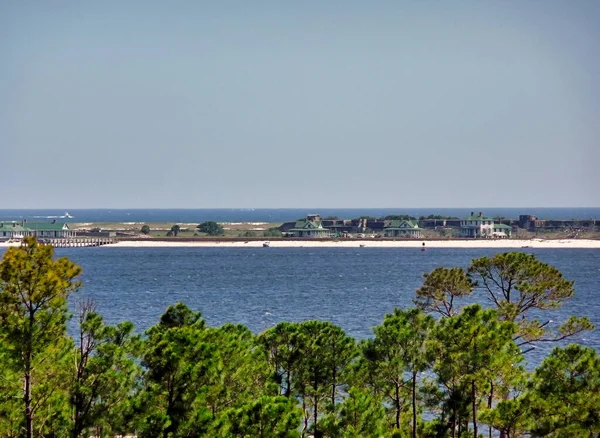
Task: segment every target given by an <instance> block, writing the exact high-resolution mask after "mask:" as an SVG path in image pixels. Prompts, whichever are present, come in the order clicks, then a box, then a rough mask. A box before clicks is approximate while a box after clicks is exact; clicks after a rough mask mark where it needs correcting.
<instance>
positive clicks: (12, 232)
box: [0, 221, 76, 240]
mask: <svg viewBox="0 0 600 438" xmlns="http://www.w3.org/2000/svg"><path fill="white" fill-rule="evenodd" d="M29 236H33V237H36V238H38V239H43V238H53V239H56V238H58V239H61V238H63V239H64V238H69V237H75V236H76V233H75V231H72V230H71V229H70V228H69V225H68V224H66V223H64V222H56V221H52V222H28V221H20V222H0V239H2V240H8V239H22V238H23V237H29Z"/></svg>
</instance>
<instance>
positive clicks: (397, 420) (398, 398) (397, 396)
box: [394, 383, 400, 429]
mask: <svg viewBox="0 0 600 438" xmlns="http://www.w3.org/2000/svg"><path fill="white" fill-rule="evenodd" d="M394 401H395V402H396V429H400V387H399V385H398V384H397V383H396V400H394Z"/></svg>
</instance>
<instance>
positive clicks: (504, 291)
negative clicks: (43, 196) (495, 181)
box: [0, 239, 600, 438]
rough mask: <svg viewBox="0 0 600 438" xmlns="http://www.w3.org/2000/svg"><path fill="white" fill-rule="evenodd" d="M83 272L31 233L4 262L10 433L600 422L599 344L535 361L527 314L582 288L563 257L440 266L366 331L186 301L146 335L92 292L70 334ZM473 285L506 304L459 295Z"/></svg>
mask: <svg viewBox="0 0 600 438" xmlns="http://www.w3.org/2000/svg"><path fill="white" fill-rule="evenodd" d="M80 272H81V269H80V268H79V267H78V266H77V265H75V264H73V263H72V262H70V261H69V260H67V259H65V258H58V259H55V258H54V256H53V251H52V248H51V247H49V246H43V245H40V244H38V243H37V242H36V241H35V240H33V239H27V240H26V241H25V245H24V246H23V247H21V248H11V249H9V250H8V251H6V253H5V254H4V258H3V260H2V261H1V262H0V304H1V305H0V322H1V324H0V436H1V437H22V436H28V437H29V436H39V437H48V438H50V437H63V436H65V437H72V438H77V437H89V436H98V437H100V436H102V437H113V436H117V435H125V434H127V433H132V432H133V431H136V432H137V436H139V437H140V438H144V437H152V438H156V437H163V438H184V437H196V438H201V437H207V438H208V437H215V436H219V437H227V438H229V437H231V438H233V437H272V438H275V437H277V438H282V437H287V438H295V437H308V436H314V437H331V438H334V437H335V438H338V437H356V438H358V437H378V438H379V437H384V438H392V437H404V436H406V437H408V436H410V437H412V438H417V437H441V438H446V437H456V438H459V437H474V438H477V437H479V436H482V435H486V436H489V437H491V436H495V435H498V434H502V435H503V436H506V437H507V438H511V437H512V438H516V437H524V436H549V437H573V436H576V437H578V436H581V437H584V436H585V437H588V436H597V435H598V434H599V433H600V398H599V397H600V357H599V355H598V352H597V351H596V350H594V349H592V348H589V347H585V346H581V345H576V344H572V345H568V346H565V345H564V344H560V345H559V346H557V347H556V348H554V349H553V350H552V352H551V353H550V354H549V355H548V356H547V357H546V358H545V359H544V360H543V361H541V363H540V364H539V366H538V367H537V368H535V369H534V370H533V371H532V372H526V371H525V367H524V364H525V363H526V361H527V359H528V356H527V351H526V350H525V351H523V349H522V346H523V345H524V344H523V337H524V336H525V335H524V334H523V328H524V327H526V328H529V327H530V325H528V323H525V322H524V321H526V322H529V321H537V319H534V318H532V317H531V314H530V312H529V311H530V310H531V309H536V314H539V313H540V312H543V311H544V310H545V309H547V308H553V307H554V306H557V305H560V304H561V303H562V300H564V299H568V298H569V297H571V296H572V294H573V284H572V283H571V282H569V281H568V280H565V279H564V278H562V276H561V275H559V274H560V273H559V272H558V271H557V270H556V269H555V268H553V267H551V266H548V265H545V264H542V263H541V262H539V261H537V260H535V259H532V258H531V257H529V256H527V257H522V256H513V255H510V254H508V255H501V256H498V257H492V258H486V259H476V260H474V261H473V263H472V265H471V267H470V268H469V269H468V270H467V271H464V270H462V269H459V268H436V269H435V270H434V271H432V272H431V273H430V274H428V275H426V276H425V278H424V282H423V285H422V286H421V287H420V288H419V290H418V291H417V294H416V295H417V296H416V301H417V302H418V304H419V307H418V308H413V309H394V310H393V311H392V312H391V313H389V314H387V315H385V316H384V318H383V321H382V323H381V324H380V325H378V326H376V327H374V328H373V336H372V337H371V338H368V339H363V340H360V341H357V340H355V339H353V338H352V337H351V336H349V335H348V334H347V333H346V332H345V331H344V330H343V329H342V328H341V327H339V326H337V325H335V324H333V323H331V322H328V321H317V320H312V321H304V322H280V323H278V324H276V325H275V326H273V327H271V328H269V329H267V330H265V331H264V332H263V333H260V334H254V333H252V332H251V331H250V330H249V329H248V328H247V327H245V326H243V325H240V324H231V323H227V324H224V325H222V326H220V327H210V326H208V325H207V324H206V322H205V320H204V319H203V317H202V314H201V313H200V312H199V311H196V310H193V309H190V308H189V307H187V306H186V305H185V304H183V303H176V304H174V305H171V306H169V307H168V308H167V309H166V310H165V312H164V313H163V314H162V316H160V318H159V320H158V321H157V323H156V325H154V326H152V327H150V328H149V329H148V330H146V331H145V332H144V333H142V334H136V332H135V329H134V326H133V324H131V323H130V322H127V321H125V322H121V323H119V324H116V325H107V324H106V323H105V322H104V320H103V318H102V316H101V315H100V314H98V313H97V312H96V309H95V305H94V303H93V301H90V300H85V299H84V300H82V301H81V302H80V305H79V306H78V307H77V309H78V310H77V313H76V314H75V319H76V323H77V324H76V325H77V329H76V330H75V331H74V332H73V333H74V334H73V336H74V337H70V336H68V334H67V329H66V322H67V319H68V318H69V316H70V314H69V311H68V307H67V298H68V297H69V295H70V294H72V293H73V292H74V291H75V290H76V289H77V288H78V287H79V286H80V284H79V283H78V282H77V281H76V278H77V276H78V275H79V274H80ZM486 282H487V286H486ZM496 282H498V284H496ZM508 284H510V287H509V286H508ZM471 293H473V294H477V293H483V296H484V297H488V294H492V293H493V294H494V296H495V297H496V300H497V303H496V302H495V301H494V300H493V299H492V300H491V302H492V303H493V305H492V306H491V308H484V307H482V306H481V305H480V304H470V305H467V306H462V302H461V299H462V298H463V297H466V296H468V295H469V294H471ZM483 301H485V300H483ZM505 303H506V304H505ZM519 303H521V304H519ZM527 303H529V304H527ZM515 309H516V310H515ZM426 312H428V313H434V314H435V317H434V316H432V315H428V314H427V313H426ZM587 328H591V326H589V325H588V326H587ZM574 331H575V329H574V328H573V327H571V328H569V327H567V328H566V329H564V332H563V333H564V334H565V335H571V333H573V332H574ZM538 339H540V338H538ZM562 340H563V339H562V337H558V338H557V337H552V336H548V341H549V342H550V341H557V342H558V341H562Z"/></svg>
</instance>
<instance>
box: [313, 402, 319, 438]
mask: <svg viewBox="0 0 600 438" xmlns="http://www.w3.org/2000/svg"><path fill="white" fill-rule="evenodd" d="M315 392H316V391H315ZM318 404H319V402H318V401H317V395H316V394H315V410H314V416H315V431H314V436H315V437H318V436H319V431H318V430H317V415H318V414H319V410H318Z"/></svg>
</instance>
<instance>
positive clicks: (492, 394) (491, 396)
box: [488, 382, 510, 438]
mask: <svg viewBox="0 0 600 438" xmlns="http://www.w3.org/2000/svg"><path fill="white" fill-rule="evenodd" d="M493 402H494V382H490V396H489V398H488V409H492V403H493ZM488 437H489V438H492V425H491V424H490V425H489V426H488ZM509 438H510V437H509Z"/></svg>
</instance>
